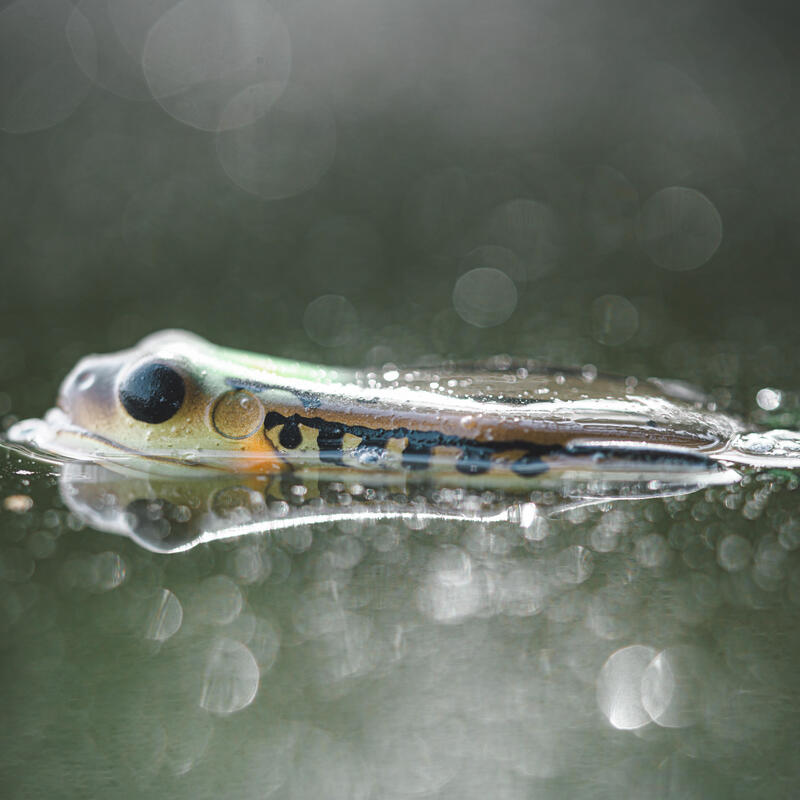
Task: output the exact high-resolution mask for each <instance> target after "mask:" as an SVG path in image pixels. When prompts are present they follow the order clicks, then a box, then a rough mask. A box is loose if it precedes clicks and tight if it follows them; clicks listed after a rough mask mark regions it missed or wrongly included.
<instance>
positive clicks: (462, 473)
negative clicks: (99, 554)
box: [9, 331, 800, 551]
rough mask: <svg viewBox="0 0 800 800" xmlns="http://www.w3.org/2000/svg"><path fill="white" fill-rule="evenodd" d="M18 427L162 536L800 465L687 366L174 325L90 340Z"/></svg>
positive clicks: (126, 526)
mask: <svg viewBox="0 0 800 800" xmlns="http://www.w3.org/2000/svg"><path fill="white" fill-rule="evenodd" d="M9 438H10V439H11V440H12V441H14V442H16V443H18V444H20V445H23V446H25V447H27V448H31V449H32V450H33V451H34V452H37V453H39V454H42V455H44V456H50V457H55V458H56V459H58V461H59V463H61V464H62V471H61V479H60V480H61V484H60V485H61V490H62V494H63V495H64V499H65V502H66V503H67V504H68V505H69V506H70V508H72V509H73V510H74V511H75V512H76V513H78V514H79V515H80V516H82V517H83V518H84V519H86V520H87V521H88V522H89V523H90V524H92V525H93V526H94V527H97V528H100V529H103V530H109V531H114V532H117V533H123V534H126V535H130V536H132V537H134V538H135V539H137V540H138V541H140V542H141V543H142V544H144V545H145V546H147V547H150V548H151V549H156V550H162V551H173V550H180V549H186V548H187V547H191V546H193V545H194V544H197V543H198V542H201V541H208V540H210V539H217V538H229V537H232V536H240V535H244V534H247V533H252V532H257V531H270V530H277V529H281V528H286V527H291V526H295V525H309V524H315V523H318V522H322V521H326V520H327V521H333V520H345V519H348V520H353V519H378V518H388V517H396V518H404V519H409V520H418V521H419V520H424V519H426V518H435V519H448V518H456V519H470V520H479V521H483V522H491V521H495V522H506V523H513V524H517V525H521V526H523V527H525V526H530V525H532V524H534V522H535V520H536V519H537V518H539V517H540V516H541V515H542V514H544V513H556V512H558V511H561V510H564V509H565V508H570V507H574V506H575V505H576V504H577V505H581V504H585V503H591V502H597V501H603V500H611V499H621V498H636V497H643V496H653V495H669V494H679V493H686V492H689V491H693V490H696V489H699V488H703V487H706V486H709V485H715V484H724V483H732V482H735V481H737V480H739V478H740V477H741V474H742V471H743V470H745V469H748V468H755V469H758V468H776V467H782V468H795V467H798V466H800V437H798V435H797V434H795V433H794V432H791V431H766V432H762V431H753V430H751V429H749V428H748V427H747V426H746V425H745V424H744V423H743V422H742V421H740V420H738V419H736V418H734V417H732V416H729V415H726V414H722V413H719V412H717V411H715V410H714V407H713V404H711V403H710V402H709V401H708V400H707V399H706V398H705V397H703V395H702V394H700V393H699V392H697V391H696V390H694V389H692V388H690V387H687V386H686V385H684V384H680V383H675V382H666V381H657V380H652V379H651V380H648V381H641V382H637V381H634V380H631V379H620V378H615V377H610V376H604V375H598V374H596V372H595V371H594V370H583V371H580V370H561V369H555V368H549V367H542V366H541V365H537V364H536V363H534V362H511V361H510V360H508V359H495V360H493V361H491V362H489V363H487V364H484V365H481V366H480V367H469V368H467V367H463V366H460V365H452V364H451V365H443V366H442V367H440V368H426V369H424V370H421V369H398V368H395V367H385V368H384V369H382V370H378V371H353V370H346V369H333V368H329V367H321V366H315V365H311V364H304V363H300V362H294V361H287V360H283V359H277V358H271V357H267V356H257V355H253V354H249V353H244V352H241V351H236V350H231V349H227V348H221V347H216V346H214V345H211V344H209V343H208V342H206V341H204V340H203V339H200V338H199V337H196V336H194V335H191V334H188V333H185V332H181V331H166V332H163V333H160V334H155V335H153V336H150V337H148V338H147V339H145V340H143V341H142V342H141V343H140V344H139V345H137V346H136V347H134V348H132V349H130V350H126V351H123V352H121V353H116V354H111V355H102V356H89V357H87V358H85V359H83V360H82V361H80V362H79V363H78V365H77V366H76V367H75V369H74V370H73V371H72V372H71V373H70V374H69V375H68V376H67V378H66V379H65V380H64V382H63V384H62V386H61V390H60V392H59V396H58V403H57V407H56V408H54V409H52V410H51V411H49V412H48V413H47V414H46V416H45V418H44V420H26V421H24V422H21V423H18V424H17V425H16V426H14V427H13V428H12V429H11V431H10V432H9Z"/></svg>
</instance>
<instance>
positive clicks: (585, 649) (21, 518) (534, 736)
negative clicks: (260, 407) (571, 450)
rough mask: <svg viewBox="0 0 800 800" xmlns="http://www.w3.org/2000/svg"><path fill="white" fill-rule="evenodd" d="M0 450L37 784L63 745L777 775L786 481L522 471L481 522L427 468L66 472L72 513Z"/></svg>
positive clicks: (595, 778)
mask: <svg viewBox="0 0 800 800" xmlns="http://www.w3.org/2000/svg"><path fill="white" fill-rule="evenodd" d="M15 464H16V466H17V467H19V472H17V471H16V469H15V468H14V466H15ZM6 466H7V467H8V469H7V470H6V474H5V478H4V490H5V491H7V492H8V493H9V496H10V495H11V494H12V493H14V494H21V493H23V490H24V489H26V488H27V489H28V491H29V492H30V495H29V497H30V500H31V503H30V504H26V505H27V510H25V511H21V510H18V511H12V510H9V509H6V510H4V511H3V512H2V513H3V514H4V525H3V527H2V528H0V531H2V537H3V538H2V542H0V563H2V564H3V565H5V567H4V572H3V574H2V575H0V630H2V632H3V643H4V644H3V648H4V649H3V652H4V654H5V655H6V656H8V657H7V658H6V659H5V661H4V664H5V666H6V670H7V674H8V676H9V680H8V681H7V682H6V683H5V684H3V685H2V686H0V700H2V702H3V704H4V706H3V707H4V708H5V709H6V712H5V714H6V724H7V730H8V731H14V734H15V735H14V736H13V737H11V736H9V735H8V734H5V735H4V737H3V739H2V741H3V745H4V747H3V749H2V755H0V765H2V766H3V767H4V768H5V769H7V770H8V771H9V772H10V774H12V775H14V776H16V777H15V780H16V781H17V782H19V781H20V780H21V776H20V775H19V774H18V771H19V770H18V768H17V767H15V766H14V765H16V764H22V763H25V758H26V757H27V755H26V754H27V753H28V750H29V748H31V747H35V749H36V752H37V753H38V754H39V757H40V759H42V763H44V764H46V765H48V768H47V769H42V770H40V771H39V772H38V773H37V775H36V779H35V785H36V789H37V791H40V792H45V793H47V794H58V792H57V785H58V778H57V776H56V773H57V774H58V775H61V774H62V772H63V770H62V769H61V766H62V765H63V764H64V763H70V764H79V765H82V766H80V767H79V768H73V769H78V770H79V772H80V775H79V776H78V778H79V779H80V782H81V786H83V787H89V791H90V793H91V794H92V795H94V796H97V795H101V794H102V792H103V790H104V786H105V785H106V783H105V781H106V779H108V780H109V781H112V782H113V783H114V784H120V783H124V784H125V785H126V786H128V787H129V788H130V790H131V792H130V793H131V794H133V795H138V794H144V793H147V794H150V795H153V794H155V795H158V796H170V797H178V798H180V797H187V798H188V797H197V796H206V795H207V794H208V793H209V792H210V791H214V792H215V793H217V794H222V795H226V796H232V795H233V796H237V797H244V798H250V797H253V798H255V797H264V796H272V797H276V798H286V799H287V800H288V798H298V800H299V799H300V798H308V797H314V796H325V797H342V798H351V797H363V798H365V800H366V798H369V797H394V798H401V797H410V796H422V795H425V796H435V797H440V798H456V797H458V798H461V797H476V798H477V797H485V796H488V795H491V796H493V797H494V796H498V797H504V798H520V800H522V798H526V797H531V796H537V797H544V798H557V797H563V796H565V795H567V796H570V797H577V798H590V797H591V798H595V797H609V798H610V797H614V796H623V795H624V796H629V793H628V792H627V789H626V787H630V786H631V785H634V786H635V787H638V789H637V791H638V795H634V796H641V797H673V796H674V797H686V796H696V797H704V798H710V797H731V796H736V794H735V788H736V787H737V786H741V785H743V784H744V783H747V785H748V786H752V785H756V786H760V787H762V788H764V789H765V790H766V788H767V787H769V788H771V789H774V788H775V786H776V785H786V786H790V785H796V784H794V781H796V780H797V779H798V777H800V773H798V772H797V768H796V766H795V759H794V757H793V750H792V748H791V746H790V743H791V742H792V741H794V738H795V735H796V733H797V730H798V719H797V713H796V710H795V709H794V707H793V705H792V703H791V702H787V698H791V697H792V696H794V695H795V694H796V692H797V691H798V689H800V683H798V677H797V670H796V669H795V658H794V655H793V654H794V653H795V652H796V649H797V646H798V638H797V633H796V631H797V630H798V627H797V625H796V621H797V615H798V613H800V600H798V598H800V591H798V589H797V587H798V586H800V579H798V575H800V571H798V564H797V551H798V548H797V547H796V544H795V539H794V538H792V536H793V531H794V528H793V526H792V520H793V519H794V515H793V513H792V512H793V508H794V506H795V505H796V497H795V495H796V491H795V488H796V487H795V483H794V482H793V481H792V480H791V479H788V478H786V479H782V478H780V477H779V476H772V477H771V479H770V480H769V481H768V480H766V479H765V476H760V477H759V478H746V479H745V480H744V481H743V482H742V483H740V484H737V485H735V486H727V487H726V486H720V487H714V488H710V489H709V488H706V489H703V490H701V491H694V492H691V491H689V488H688V487H683V488H682V489H680V490H679V488H678V487H673V492H672V493H671V494H669V495H668V496H662V495H664V494H666V493H665V492H663V491H662V492H660V493H659V492H655V491H651V495H650V497H645V498H641V499H638V500H633V499H631V498H624V497H620V496H619V495H620V492H619V487H616V493H613V492H612V491H611V490H610V488H609V487H606V494H605V496H604V497H601V496H595V497H593V498H589V497H587V496H586V495H587V494H588V488H587V487H586V486H584V487H582V490H583V491H584V496H582V497H578V496H572V497H570V496H567V495H564V494H561V493H559V492H557V491H555V490H554V489H553V488H552V487H549V488H539V489H536V490H535V493H536V497H535V499H532V498H529V497H525V498H522V499H520V498H517V499H516V501H513V502H515V503H516V507H517V512H515V516H513V517H512V515H510V514H506V518H505V519H497V518H495V517H497V515H498V513H499V510H501V504H500V497H499V496H494V497H493V498H491V499H490V498H489V497H488V496H486V495H484V494H478V493H467V494H461V495H457V496H456V497H455V498H451V499H450V500H449V501H448V502H445V501H444V500H443V499H442V498H438V500H439V501H440V502H443V503H444V509H443V516H442V517H441V518H437V517H436V516H435V514H434V513H433V512H434V511H435V510H436V509H437V505H436V500H437V498H434V497H433V496H432V495H425V492H424V491H423V490H422V488H421V487H420V488H419V491H418V492H417V495H416V496H415V495H414V493H413V492H412V491H411V487H408V486H405V487H404V489H405V491H404V492H403V493H402V494H403V497H404V499H401V498H400V496H399V495H400V492H398V491H397V489H398V487H396V486H394V487H386V486H384V487H366V486H362V489H363V491H362V492H361V493H359V490H358V489H357V488H356V486H357V484H351V485H348V484H347V483H346V482H345V481H343V480H341V476H340V479H339V480H336V481H331V485H329V486H325V485H322V486H321V485H320V482H319V480H317V481H316V482H314V481H312V480H311V479H310V478H309V479H308V480H307V481H306V483H305V484H300V483H294V484H293V485H303V486H304V487H305V489H306V491H305V493H297V492H295V493H292V492H291V491H290V487H283V489H284V490H285V491H282V492H277V490H276V487H272V492H270V487H269V486H268V485H262V486H260V487H256V486H255V485H245V484H242V483H241V482H239V483H237V482H236V481H241V478H234V477H233V476H230V478H229V479H226V480H224V481H223V482H222V483H221V484H220V483H219V482H217V481H202V480H201V481H194V482H186V481H184V482H183V484H179V483H177V482H173V483H172V485H170V482H168V481H157V480H155V479H150V480H146V479H142V478H131V477H122V476H120V475H114V474H104V473H103V472H101V471H97V470H95V471H91V472H89V471H87V469H88V468H87V467H86V466H81V467H79V466H78V465H74V464H72V465H67V467H66V468H65V469H64V470H63V471H62V473H61V475H60V477H59V478H58V480H59V483H58V484H56V487H55V488H57V489H58V490H59V491H60V493H61V494H63V498H64V500H65V501H66V502H67V504H68V506H69V509H70V510H69V511H66V510H64V509H63V508H61V507H60V505H59V502H58V500H57V499H55V498H54V497H53V496H52V495H51V496H48V495H47V494H46V493H45V492H43V490H42V482H43V480H44V479H43V478H42V479H41V480H40V481H39V483H38V484H37V485H34V486H31V487H26V486H25V484H24V483H23V482H24V481H26V480H29V478H30V472H31V471H32V470H33V471H36V470H37V469H40V467H37V466H36V465H31V464H30V463H28V462H23V461H19V462H14V461H13V458H11V457H9V459H7V462H6ZM23 473H28V474H23ZM368 489H369V490H371V491H372V492H374V493H375V495H370V497H371V498H373V499H374V501H375V503H376V508H378V509H380V510H381V511H382V512H383V511H386V509H389V508H391V507H394V508H395V510H396V511H397V512H398V514H397V516H396V517H393V516H391V515H384V516H381V515H380V514H376V515H371V514H370V511H369V509H370V505H369V503H368V502H366V500H365V497H364V495H365V494H366V492H367V491H368ZM440 491H441V490H440ZM384 493H385V494H384ZM642 493H643V494H645V492H642ZM576 494H577V487H576ZM599 494H600V492H597V495H599ZM765 494H766V496H767V497H768V499H767V500H765V499H764V495H765ZM476 495H477V498H476ZM345 496H347V497H349V499H345ZM279 497H280V499H279ZM284 497H295V498H300V500H298V499H295V500H286V499H283V498H284ZM756 498H758V500H756ZM731 499H732V500H731ZM729 500H731V502H726V501H729ZM590 501H591V502H590ZM504 502H505V504H506V505H505V506H504V507H505V508H506V509H508V507H509V501H508V498H505V501H504ZM513 502H512V504H513ZM754 502H758V503H759V504H760V508H761V512H760V516H759V517H758V518H756V519H751V518H750V513H751V512H749V511H748V512H747V513H745V509H748V508H751V507H752V505H753V503H754ZM414 503H419V504H420V508H421V509H422V511H421V513H419V514H418V515H414V514H413V513H410V512H409V510H408V507H409V506H410V505H414ZM131 504H134V505H133V508H134V509H135V511H134V512H132V511H129V510H127V509H128V508H129V507H130V506H131ZM168 504H169V505H168ZM12 505H13V504H12ZM306 505H309V506H311V509H309V513H310V512H311V511H313V513H314V515H315V518H314V521H313V524H312V523H311V522H310V521H309V520H308V518H303V517H302V514H303V513H304V509H305V507H306ZM81 509H83V510H84V511H86V512H87V513H88V512H89V511H91V514H93V515H94V516H93V517H92V520H91V521H90V525H91V526H95V522H94V520H98V521H99V522H102V523H103V524H105V525H107V526H108V527H107V528H106V529H104V530H109V531H113V532H116V533H123V534H124V537H113V536H108V535H104V534H103V533H101V532H98V531H95V530H90V529H86V528H84V529H81V527H80V524H79V520H78V513H79V512H80V510H81ZM354 511H357V512H358V514H356V513H354ZM342 512H343V513H342ZM294 513H299V514H300V515H301V516H300V518H301V520H303V521H302V522H301V523H300V524H297V525H288V524H286V523H287V521H288V520H290V519H291V516H292V514H294ZM259 514H260V515H262V516H261V517H260V518H259V519H258V522H259V524H261V525H262V527H263V530H264V532H263V533H257V532H255V531H254V530H253V531H250V533H249V534H248V535H246V536H236V535H235V531H237V530H238V528H237V526H240V525H242V524H247V525H250V524H252V517H253V516H254V515H255V516H256V517H258V515H259ZM270 514H273V516H270ZM359 514H360V516H359ZM459 515H460V516H459ZM84 519H85V520H86V521H89V517H88V516H87V517H84ZM212 521H213V522H215V523H216V524H218V525H219V526H220V527H219V528H216V529H215V530H214V532H213V534H212V535H211V536H210V537H208V536H207V537H206V538H205V539H203V537H202V536H200V537H199V538H197V536H196V533H197V531H198V530H200V529H199V528H195V527H194V526H196V525H199V524H200V523H201V522H204V524H209V523H210V522H212ZM273 522H275V523H276V525H275V527H273V528H271V527H270V525H271V524H272V523H273ZM114 525H117V526H118V527H116V528H114ZM125 525H127V526H128V527H127V528H125V527H124V526H125ZM209 530H210V529H209ZM143 532H144V533H143ZM165 532H166V533H165ZM146 535H150V536H152V537H154V538H151V539H149V540H148V539H147V538H145V537H146ZM181 536H183V537H184V538H183V539H181V538H180V537H181ZM137 537H138V538H137ZM159 537H160V538H159ZM732 537H733V538H732ZM214 538H217V539H220V540H219V541H212V539H214ZM742 542H745V543H747V545H748V546H747V547H746V548H743V547H742V546H741V543H742ZM782 542H783V543H782ZM140 544H144V545H145V546H146V547H149V548H150V549H154V550H158V549H161V550H165V551H168V552H171V553H172V554H171V555H169V556H168V557H164V556H163V555H159V554H154V553H151V552H148V551H147V550H146V549H143V548H142V547H141V546H139V545H140ZM734 556H735V558H734ZM734 566H735V568H733V569H732V568H731V567H734ZM79 726H80V728H79ZM78 729H80V730H82V731H84V732H85V733H84V735H83V736H75V731H76V730H78ZM21 733H24V735H25V736H24V738H22V737H21V736H20V734H21ZM754 741H758V742H759V743H760V744H759V748H754V746H753V742H754ZM764 749H767V750H768V751H769V752H770V753H772V756H773V757H772V761H771V763H770V765H769V769H767V768H765V767H764V766H763V765H762V764H760V761H759V757H758V751H764ZM97 764H102V765H103V768H102V770H101V769H98V768H97V766H96V765H97ZM753 782H754V783H753ZM744 796H747V795H744Z"/></svg>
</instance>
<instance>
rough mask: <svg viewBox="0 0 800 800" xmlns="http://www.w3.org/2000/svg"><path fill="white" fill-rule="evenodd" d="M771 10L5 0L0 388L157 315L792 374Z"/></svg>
mask: <svg viewBox="0 0 800 800" xmlns="http://www.w3.org/2000/svg"><path fill="white" fill-rule="evenodd" d="M794 20H795V16H794V13H793V6H792V4H769V6H768V7H765V6H763V5H761V4H756V3H730V2H725V3H722V2H686V3H641V2H632V1H631V2H627V1H626V0H605V1H604V2H600V3H598V2H573V3H560V2H506V0H501V2H493V3H486V2H483V3H476V2H447V0H437V2H433V3H431V2H390V0H368V1H364V0H340V1H339V2H335V3H331V2H321V0H297V1H296V2H278V3H275V4H274V5H273V6H272V7H270V6H269V5H266V4H265V3H262V2H258V1H257V0H235V2H231V3H226V4H224V6H223V5H221V4H217V3H215V2H212V0H203V1H202V2H201V1H200V0H197V1H196V2H194V1H193V2H188V0H187V2H182V3H173V2H172V0H152V1H151V2H148V3H140V2H134V1H133V0H81V2H76V3H75V4H74V5H72V4H70V3H69V2H67V0H20V1H19V2H16V3H12V4H7V5H5V8H4V10H3V11H2V14H1V15H0V154H1V155H0V247H1V248H2V291H0V314H1V315H2V317H1V318H2V327H1V328H0V387H2V389H1V390H2V391H3V392H4V393H5V394H6V395H8V399H6V400H5V401H4V406H8V407H10V406H13V411H14V413H16V414H18V415H30V414H34V413H36V414H38V413H41V412H42V411H43V410H44V409H45V408H46V407H47V405H48V403H50V402H51V399H52V397H53V395H54V391H55V388H56V384H57V381H58V380H59V379H60V377H61V376H62V375H63V374H64V372H65V371H66V370H67V369H69V368H70V367H71V366H72V364H73V363H74V362H75V360H76V359H77V358H78V357H80V356H81V355H83V354H84V353H86V352H89V351H102V350H110V349H117V348H120V347H123V346H127V345H129V344H131V343H132V342H133V341H135V340H136V339H138V338H139V337H140V336H142V335H144V334H146V333H148V332H151V331H153V330H156V329H159V328H163V327H186V328H189V329H191V330H193V331H195V332H197V333H200V334H202V335H205V336H207V337H208V338H210V339H212V340H213V341H217V342H220V343H225V344H230V345H235V346H240V347H242V348H249V349H254V350H258V351H262V352H271V353H276V354H282V355H289V356H297V357H303V358H311V359H317V360H323V361H328V362H347V363H364V362H367V361H368V362H372V363H380V362H385V361H409V360H410V361H414V362H419V361H420V360H422V359H424V358H427V357H430V358H433V359H436V358H437V357H438V358H441V357H444V356H450V355H454V356H458V357H470V358H471V357H476V356H480V355H487V354H490V353H496V352H510V353H513V354H515V355H519V356H526V357H542V358H544V359H546V360H550V361H554V360H555V361H561V362H569V363H576V364H583V363H587V362H593V363H597V364H598V365H599V366H601V367H605V368H611V369H616V370H618V371H623V372H628V373H642V372H645V373H648V374H659V375H669V376H672V377H682V378H686V379H690V380H694V381H696V382H699V383H701V384H703V385H704V386H705V387H706V388H708V389H715V388H722V389H723V390H725V389H728V388H732V389H733V390H734V391H733V392H732V393H731V394H732V395H733V397H734V398H735V399H736V401H737V402H738V403H740V404H741V406H742V408H743V409H745V410H746V409H748V408H750V407H751V406H752V404H753V393H752V391H751V388H752V387H753V386H754V384H756V383H759V384H763V383H764V382H778V383H781V384H782V385H783V387H784V388H788V387H790V386H791V385H794V384H795V383H796V376H797V372H796V369H795V365H794V359H792V358H791V355H790V354H791V353H793V352H794V350H795V348H796V345H797V341H798V337H797V333H796V330H795V329H796V326H795V325H794V324H793V322H794V319H795V311H796V298H797V293H796V287H797V279H796V253H797V244H798V242H797V239H798V233H797V231H798V226H797V224H796V208H797V186H798V185H799V184H800V180H799V179H800V161H798V157H797V144H796V143H797V141H798V126H799V124H800V111H798V109H800V103H798V96H797V92H798V89H797V85H796V84H797V82H796V65H797V56H796V53H795V48H794V30H795V27H794V25H793V23H794ZM474 270H481V271H480V272H477V273H476V272H474ZM485 270H494V272H486V271H485ZM498 272H500V273H503V274H502V275H498ZM460 278H462V279H463V280H462V281H461V283H459V279H460ZM331 296H332V297H331ZM319 298H323V299H322V300H321V301H320V300H319ZM315 301H316V302H315ZM723 394H726V392H725V391H723ZM726 396H727V395H726ZM5 410H6V411H7V410H8V409H5Z"/></svg>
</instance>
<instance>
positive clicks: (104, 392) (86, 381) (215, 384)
mask: <svg viewBox="0 0 800 800" xmlns="http://www.w3.org/2000/svg"><path fill="white" fill-rule="evenodd" d="M236 355H237V354H236V353H235V351H226V350H223V349H222V348H217V347H214V346H213V345H211V344H210V343H208V342H206V341H205V340H204V339H201V338H200V337H198V336H194V335H193V334H189V333H186V332H184V331H164V332H161V333H157V334H154V335H152V336H149V337H147V338H146V339H144V340H142V341H141V342H140V343H139V344H138V345H136V346H135V347H133V348H131V349H129V350H123V351H121V352H119V353H112V354H108V355H92V356H87V357H86V358H83V359H81V361H79V362H78V364H77V365H76V366H75V368H74V369H73V370H72V371H71V372H70V373H69V375H67V377H66V378H65V379H64V381H63V383H62V384H61V388H60V390H59V394H58V402H57V408H55V409H53V410H51V411H50V412H48V414H47V416H46V419H45V430H44V431H42V430H41V429H40V430H38V431H37V432H36V435H35V436H34V437H31V436H30V435H29V436H28V437H27V438H28V439H29V440H30V439H31V438H33V439H34V442H33V443H34V444H36V445H38V446H40V447H41V448H42V449H45V450H50V451H54V452H56V453H58V454H61V455H67V456H72V457H77V458H82V459H87V458H88V459H90V460H94V459H102V460H104V461H108V460H110V461H116V462H117V463H122V464H124V463H126V462H128V463H130V462H134V461H135V460H136V459H140V458H142V457H145V458H147V459H148V461H149V462H150V464H149V465H148V466H149V468H152V466H153V463H154V462H155V463H157V464H161V465H162V466H163V467H166V468H167V471H169V469H170V468H174V467H175V466H176V465H184V466H186V465H196V466H199V467H209V468H212V469H219V468H223V469H224V468H235V469H237V470H242V469H244V470H248V471H257V472H269V471H272V470H274V469H277V468H278V462H277V459H276V457H275V452H274V449H273V447H272V446H271V444H270V442H269V441H268V439H267V438H266V435H265V432H264V417H265V413H266V409H265V406H264V402H263V400H262V399H261V398H259V397H258V396H257V395H256V394H254V393H252V392H250V391H248V390H247V389H246V388H244V386H243V385H237V382H236V380H235V379H233V378H232V376H233V375H240V374H242V371H243V372H244V373H247V371H248V369H249V368H250V369H252V366H253V365H250V367H248V365H247V363H242V364H240V365H239V368H238V369H237V366H236V365H235V357H236ZM232 362H234V363H232ZM244 383H246V380H245V381H244ZM22 424H24V423H22ZM13 433H14V431H13V430H12V434H13ZM16 438H22V434H21V433H20V432H19V431H18V432H17V437H16ZM234 464H235V466H234Z"/></svg>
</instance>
